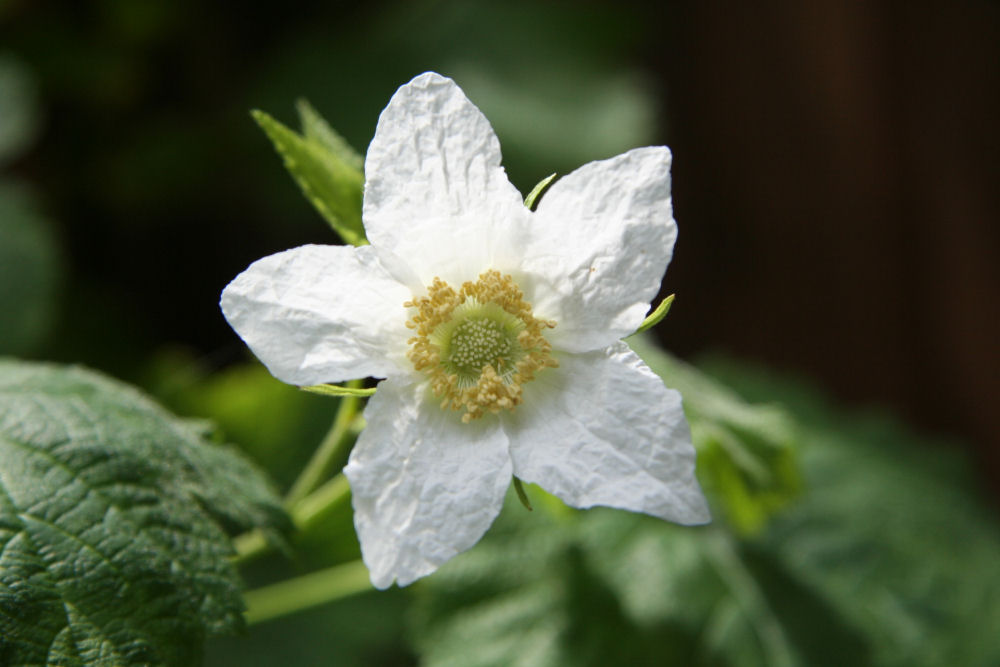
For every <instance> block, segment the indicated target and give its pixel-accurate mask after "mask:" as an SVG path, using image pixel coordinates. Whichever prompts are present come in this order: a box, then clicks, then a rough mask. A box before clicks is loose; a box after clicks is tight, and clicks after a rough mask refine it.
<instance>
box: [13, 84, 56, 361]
mask: <svg viewBox="0 0 1000 667" xmlns="http://www.w3.org/2000/svg"><path fill="white" fill-rule="evenodd" d="M0 94H2V93H0ZM59 263H60V253H59V251H58V244H57V239H56V234H55V231H54V229H53V228H52V225H50V224H49V221H48V220H47V219H46V218H44V217H43V216H42V215H40V214H39V213H38V207H37V205H36V204H35V202H34V201H33V199H32V198H31V197H30V196H29V193H28V191H27V190H25V189H23V188H20V187H17V186H15V185H13V184H11V183H6V182H0V354H22V355H23V354H29V353H31V352H34V351H36V350H38V349H39V348H40V347H41V344H42V343H43V342H44V341H45V339H46V337H47V335H48V333H49V330H50V328H51V326H52V323H53V320H54V317H55V314H56V307H55V306H56V292H57V287H58V284H59V280H60V274H61V271H60V268H59Z"/></svg>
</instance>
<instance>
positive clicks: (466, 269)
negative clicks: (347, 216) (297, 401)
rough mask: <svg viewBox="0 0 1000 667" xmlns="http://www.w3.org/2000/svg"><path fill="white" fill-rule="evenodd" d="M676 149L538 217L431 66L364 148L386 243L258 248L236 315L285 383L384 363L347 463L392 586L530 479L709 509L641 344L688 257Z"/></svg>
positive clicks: (690, 511) (379, 231) (376, 234)
mask: <svg viewBox="0 0 1000 667" xmlns="http://www.w3.org/2000/svg"><path fill="white" fill-rule="evenodd" d="M670 159H671V156H670V151H669V150H668V149H667V148H666V147H648V148H638V149H635V150H631V151H628V152H627V153H624V154H622V155H619V156H617V157H614V158H611V159H609V160H602V161H599V162H592V163H590V164H587V165H585V166H583V167H581V168H580V169H577V170H576V171H574V172H572V173H571V174H569V175H567V176H565V177H564V178H562V179H561V180H559V181H557V182H556V183H555V184H554V185H552V186H551V187H550V188H549V190H548V191H547V192H546V193H545V195H544V196H543V197H542V199H541V200H540V202H539V205H538V207H537V210H535V211H531V210H529V209H528V208H527V207H526V206H525V205H524V203H523V200H522V197H521V194H520V193H519V192H518V191H517V190H516V189H515V188H514V187H513V186H512V185H511V184H510V182H509V181H508V180H507V176H506V173H505V172H504V169H503V167H501V166H500V145H499V142H498V140H497V137H496V135H495V134H494V132H493V129H492V128H491V127H490V124H489V122H488V121H487V120H486V118H485V117H484V116H483V114H482V113H481V112H480V111H479V109H477V108H476V107H475V106H474V105H473V104H472V103H471V102H470V101H469V100H468V99H467V98H466V97H465V95H464V93H463V92H462V91H461V90H460V89H459V88H458V86H457V85H456V84H455V83H454V82H453V81H451V80H450V79H447V78H444V77H442V76H440V75H438V74H434V73H426V74H422V75H420V76H418V77H417V78H415V79H414V80H413V81H411V82H410V83H408V84H406V85H405V86H403V87H401V88H400V89H399V90H398V91H397V92H396V94H395V95H394V96H393V97H392V99H391V100H390V102H389V105H388V106H387V107H386V109H385V110H384V111H383V112H382V115H381V117H380V118H379V122H378V126H377V128H376V130H375V137H374V139H373V140H372V143H371V146H370V147H369V149H368V154H367V157H366V159H365V179H366V180H365V191H364V205H363V220H364V225H365V230H366V233H367V237H368V240H369V241H370V243H371V245H367V246H362V247H357V248H355V247H345V246H320V245H307V246H303V247H300V248H295V249H292V250H288V251H285V252H281V253H278V254H275V255H271V256H269V257H265V258H263V259H261V260H259V261H257V262H254V263H253V264H252V265H251V266H250V267H249V268H248V269H247V270H246V271H244V272H243V273H242V274H240V275H239V276H238V277H237V278H236V279H235V280H234V281H233V282H232V283H230V284H229V286H228V287H226V289H225V291H224V292H223V294H222V309H223V312H224V313H225V316H226V318H227V319H228V320H229V322H230V324H231V325H232V326H233V328H234V329H235V330H236V332H237V333H238V334H239V335H240V336H241V337H242V338H243V340H244V341H246V343H247V344H248V345H249V347H250V348H251V350H253V352H254V353H255V354H256V355H257V356H258V357H259V358H260V359H261V361H263V363H264V364H265V365H266V366H267V368H268V369H269V370H270V371H271V373H272V374H273V375H274V376H275V377H277V378H278V379H280V380H282V381H284V382H287V383H290V384H294V385H300V386H305V385H316V384H321V383H334V382H341V381H344V380H349V379H353V378H359V377H375V378H385V379H384V380H382V381H381V382H380V383H379V385H378V391H377V392H376V394H375V395H374V396H373V397H372V398H371V399H370V400H369V402H368V405H367V407H366V409H365V412H364V416H365V420H366V422H367V426H366V428H365V430H364V431H363V432H362V433H361V435H360V436H359V438H358V441H357V443H356V445H355V447H354V450H353V451H352V452H351V456H350V460H349V462H348V464H347V467H346V468H345V471H344V472H345V474H346V475H347V478H348V480H349V481H350V484H351V491H352V496H353V504H354V522H355V526H356V528H357V532H358V536H359V539H360V542H361V549H362V555H363V557H364V561H365V563H366V564H367V566H368V568H369V570H370V572H371V579H372V583H373V584H374V585H375V586H377V587H379V588H385V587H387V586H389V585H390V584H391V583H392V582H393V581H394V580H395V581H396V582H398V584H399V585H401V586H403V585H406V584H409V583H410V582H412V581H414V580H415V579H418V578H420V577H422V576H425V575H427V574H429V573H431V572H433V571H434V570H435V569H437V567H439V566H440V565H441V564H442V563H444V562H445V561H447V560H448V559H450V558H451V557H453V556H454V555H456V554H457V553H459V552H461V551H463V550H465V549H468V548H469V547H471V546H472V545H473V544H475V543H476V542H477V541H478V540H479V539H480V537H482V535H483V533H484V532H486V530H487V528H489V526H490V524H491V523H492V522H493V520H494V519H495V518H496V516H497V514H498V513H499V511H500V507H501V504H502V503H503V498H504V495H505V492H506V491H507V489H508V487H509V486H510V483H511V477H512V475H516V476H517V477H518V478H520V479H522V480H524V481H526V482H532V483H536V484H538V485H540V486H541V487H542V488H544V489H546V490H548V491H549V492H551V493H553V494H555V495H556V496H558V497H560V498H561V499H563V500H564V501H565V502H566V503H568V504H569V505H572V506H574V507H581V508H584V507H591V506H594V505H606V506H611V507H618V508H623V509H627V510H632V511H636V512H644V513H646V514H651V515H653V516H657V517H661V518H663V519H667V520H670V521H675V522H679V523H684V524H696V523H703V522H706V521H708V519H709V514H708V509H707V506H706V503H705V499H704V497H703V495H702V493H701V490H700V488H699V486H698V483H697V481H696V479H695V476H694V460H695V453H694V448H693V447H692V445H691V435H690V430H689V428H688V425H687V422H686V421H685V419H684V414H683V412H682V409H681V397H680V395H679V394H678V393H677V392H675V391H673V390H670V389H667V388H666V387H665V386H664V384H663V381H662V380H661V379H660V378H659V377H658V376H657V375H655V374H654V373H653V372H652V371H651V370H650V369H649V368H648V367H647V366H646V364H645V363H644V362H643V361H642V360H640V359H639V357H638V356H637V355H636V354H635V353H634V352H632V351H631V350H630V349H629V347H628V346H627V345H626V344H625V343H624V342H622V340H621V339H622V338H623V337H624V336H627V335H629V334H631V333H632V332H634V331H635V330H636V328H637V327H638V326H639V325H640V323H641V322H642V321H643V318H644V316H645V314H646V312H647V311H648V309H649V303H650V301H651V300H652V299H653V298H654V297H655V296H656V294H657V291H658V289H659V286H660V280H661V279H662V277H663V273H664V271H665V270H666V267H667V264H668V263H669V261H670V257H671V254H672V251H673V244H674V239H675V237H676V225H675V223H674V220H673V217H672V208H671V199H670Z"/></svg>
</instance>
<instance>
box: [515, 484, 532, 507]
mask: <svg viewBox="0 0 1000 667" xmlns="http://www.w3.org/2000/svg"><path fill="white" fill-rule="evenodd" d="M514 491H515V492H516V493H517V499H518V500H520V501H521V504H522V505H524V508H525V509H526V510H528V511H529V512H531V511H532V510H533V509H534V508H533V507H532V506H531V501H530V500H528V494H527V492H525V490H524V484H523V483H522V482H521V479H520V478H519V477H514Z"/></svg>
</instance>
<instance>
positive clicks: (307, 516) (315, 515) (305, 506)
mask: <svg viewBox="0 0 1000 667" xmlns="http://www.w3.org/2000/svg"><path fill="white" fill-rule="evenodd" d="M350 495H351V486H350V484H348V483H347V478H346V477H344V474H343V473H341V474H339V475H337V476H336V477H334V478H333V479H331V480H330V481H328V482H327V483H326V484H324V485H323V486H321V487H319V488H318V489H316V490H315V491H314V492H312V493H310V494H309V495H308V496H306V497H305V498H303V499H302V500H300V501H299V502H297V503H295V505H294V506H293V507H292V508H291V510H289V512H290V514H291V515H292V521H293V522H295V527H296V528H298V529H299V530H300V531H306V530H308V529H309V528H311V527H312V526H313V525H314V524H315V523H316V522H317V521H319V520H320V519H322V518H323V517H324V516H326V514H327V513H328V512H330V511H332V510H333V509H335V508H337V507H339V506H340V505H341V504H342V503H343V502H345V501H346V500H347V499H348V498H349V497H350Z"/></svg>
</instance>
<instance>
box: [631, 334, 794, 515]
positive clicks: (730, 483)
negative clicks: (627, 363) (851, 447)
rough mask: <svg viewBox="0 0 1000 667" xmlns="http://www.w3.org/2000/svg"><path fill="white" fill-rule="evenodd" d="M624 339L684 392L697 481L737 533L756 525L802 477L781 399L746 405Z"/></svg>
mask: <svg viewBox="0 0 1000 667" xmlns="http://www.w3.org/2000/svg"><path fill="white" fill-rule="evenodd" d="M629 344H630V345H631V346H632V348H633V349H635V351H636V352H638V353H639V355H640V356H641V357H642V358H643V359H644V360H645V361H646V363H648V364H649V365H650V367H651V368H652V369H653V370H654V371H655V372H656V373H657V374H658V375H659V376H660V377H662V378H663V379H664V382H666V383H667V385H668V386H670V387H672V388H674V389H677V390H678V391H680V392H681V395H682V396H683V397H684V412H685V413H686V414H687V417H688V420H689V421H690V423H691V436H692V438H693V439H694V443H695V447H696V448H697V450H698V469H699V474H700V478H701V481H702V483H703V484H704V485H705V486H706V488H707V490H708V492H709V494H710V496H711V497H713V498H715V499H716V501H717V502H718V503H719V504H720V505H721V509H722V510H723V511H724V512H725V515H726V518H727V519H728V520H729V522H730V523H731V524H732V525H733V527H734V528H735V529H736V530H737V531H738V532H741V533H753V532H756V531H758V530H760V529H761V528H762V527H763V526H764V524H765V522H766V521H767V519H768V517H769V516H770V515H771V514H772V513H774V512H775V511H776V510H778V509H780V508H781V507H783V506H784V505H786V504H788V503H789V502H790V501H791V500H792V499H793V498H795V496H796V495H797V493H798V492H799V488H800V485H801V480H800V472H799V462H798V456H797V447H796V442H795V441H796V437H795V425H794V422H793V421H792V420H791V419H790V418H789V416H788V414H787V413H786V412H785V410H783V409H782V408H781V407H780V406H778V405H776V404H771V405H749V404H748V403H746V402H745V401H743V400H742V399H741V398H740V397H739V396H738V395H736V394H735V392H733V391H732V390H730V389H728V388H727V387H726V386H725V385H723V384H721V383H719V382H716V381H714V380H712V378H710V377H708V376H706V375H705V374H704V373H701V372H700V371H698V370H697V369H695V368H693V367H691V366H690V365H688V364H686V363H684V362H683V361H681V360H680V359H677V358H676V357H674V356H671V355H670V354H667V353H666V352H664V351H663V350H661V349H659V348H657V347H656V346H655V345H653V344H652V343H651V342H650V339H649V338H648V337H645V336H634V337H632V338H630V339H629Z"/></svg>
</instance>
